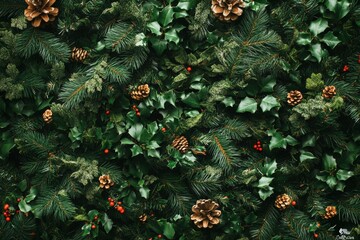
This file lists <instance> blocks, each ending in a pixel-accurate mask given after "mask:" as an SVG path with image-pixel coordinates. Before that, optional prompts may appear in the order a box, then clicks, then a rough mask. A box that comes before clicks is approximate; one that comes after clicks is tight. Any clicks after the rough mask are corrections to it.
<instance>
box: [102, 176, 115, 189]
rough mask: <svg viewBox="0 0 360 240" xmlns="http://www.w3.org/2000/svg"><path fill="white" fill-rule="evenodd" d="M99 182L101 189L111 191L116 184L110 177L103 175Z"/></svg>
mask: <svg viewBox="0 0 360 240" xmlns="http://www.w3.org/2000/svg"><path fill="white" fill-rule="evenodd" d="M99 182H100V187H101V188H105V189H109V188H110V187H112V186H114V182H113V181H112V180H111V178H110V176H109V175H101V176H100V177H99Z"/></svg>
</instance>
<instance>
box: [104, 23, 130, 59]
mask: <svg viewBox="0 0 360 240" xmlns="http://www.w3.org/2000/svg"><path fill="white" fill-rule="evenodd" d="M135 30H136V29H135V25H134V24H128V23H124V22H120V23H117V24H115V25H114V26H112V27H111V29H110V30H109V31H108V32H107V34H106V36H105V45H106V47H107V48H109V49H112V50H113V51H116V52H117V53H120V52H121V51H124V50H127V49H128V48H129V47H131V46H133V45H134V43H135V35H136V32H135Z"/></svg>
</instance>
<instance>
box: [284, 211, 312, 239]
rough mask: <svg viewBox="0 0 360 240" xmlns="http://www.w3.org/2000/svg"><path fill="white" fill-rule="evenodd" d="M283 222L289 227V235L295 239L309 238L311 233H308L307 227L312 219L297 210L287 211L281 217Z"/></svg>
mask: <svg viewBox="0 0 360 240" xmlns="http://www.w3.org/2000/svg"><path fill="white" fill-rule="evenodd" d="M283 221H284V223H285V224H286V225H287V227H288V228H289V230H290V232H291V235H292V236H293V237H295V238H296V239H303V240H311V239H313V237H312V235H310V234H309V231H308V228H309V226H310V224H311V223H313V222H314V220H311V219H309V218H308V216H307V215H305V214H304V213H303V212H301V211H299V210H295V209H294V210H291V211H287V212H285V214H284V217H283Z"/></svg>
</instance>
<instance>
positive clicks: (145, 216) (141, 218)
mask: <svg viewBox="0 0 360 240" xmlns="http://www.w3.org/2000/svg"><path fill="white" fill-rule="evenodd" d="M139 220H140V222H142V223H144V222H146V220H147V215H146V214H145V213H144V214H141V215H140V216H139Z"/></svg>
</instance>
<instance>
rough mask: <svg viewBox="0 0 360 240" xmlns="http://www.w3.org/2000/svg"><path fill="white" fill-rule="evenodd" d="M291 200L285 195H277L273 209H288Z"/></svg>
mask: <svg viewBox="0 0 360 240" xmlns="http://www.w3.org/2000/svg"><path fill="white" fill-rule="evenodd" d="M291 202H292V199H291V197H290V196H289V195H287V194H286V193H284V194H281V195H278V196H277V197H276V200H275V207H276V208H278V209H280V210H285V209H286V208H288V207H290V205H291Z"/></svg>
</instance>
